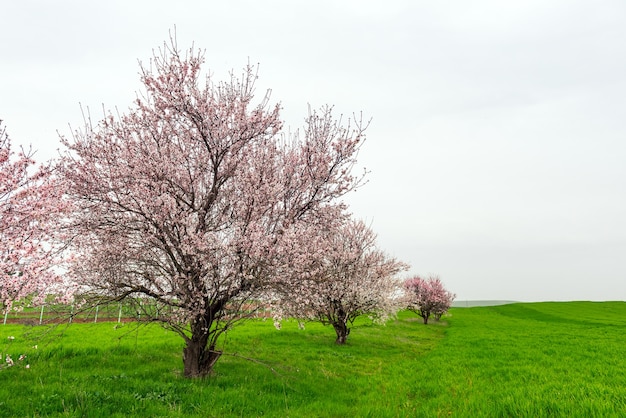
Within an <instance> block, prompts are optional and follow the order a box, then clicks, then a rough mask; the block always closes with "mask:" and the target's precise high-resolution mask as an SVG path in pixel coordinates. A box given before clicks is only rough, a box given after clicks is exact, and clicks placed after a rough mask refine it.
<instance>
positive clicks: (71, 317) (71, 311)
mask: <svg viewBox="0 0 626 418" xmlns="http://www.w3.org/2000/svg"><path fill="white" fill-rule="evenodd" d="M72 319H74V305H72V308H71V309H70V324H71V323H72Z"/></svg>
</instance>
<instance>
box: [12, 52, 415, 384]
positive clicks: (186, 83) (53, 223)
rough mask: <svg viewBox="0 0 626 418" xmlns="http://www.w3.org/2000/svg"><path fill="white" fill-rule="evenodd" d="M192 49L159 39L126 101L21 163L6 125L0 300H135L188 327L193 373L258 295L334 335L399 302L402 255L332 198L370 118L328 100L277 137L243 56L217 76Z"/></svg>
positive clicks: (23, 156)
mask: <svg viewBox="0 0 626 418" xmlns="http://www.w3.org/2000/svg"><path fill="white" fill-rule="evenodd" d="M203 62H204V59H203V55H202V54H201V53H198V52H195V51H194V50H193V49H191V50H189V51H186V52H185V53H182V52H181V51H179V49H178V48H177V46H176V42H175V40H171V42H169V43H166V44H164V46H163V48H161V49H160V50H159V52H158V53H157V54H155V56H154V57H153V59H152V60H151V62H150V65H149V66H148V67H145V66H142V67H141V81H142V83H143V87H144V90H143V91H142V92H141V93H139V94H138V98H137V99H136V101H135V103H134V105H133V106H132V107H131V108H130V109H129V110H128V111H127V112H126V113H123V114H122V115H119V116H114V115H113V114H110V113H109V114H105V115H104V118H103V119H102V120H101V121H99V122H97V123H93V122H92V120H91V118H90V117H88V118H87V119H86V121H85V126H84V127H82V128H81V129H78V130H76V131H75V132H74V133H73V134H72V136H71V137H69V138H68V137H63V138H62V139H61V140H62V143H63V145H64V147H65V151H64V152H63V153H62V155H61V157H60V158H59V159H58V160H57V161H55V162H53V163H51V164H49V165H47V166H44V167H41V168H40V169H38V170H36V171H33V170H30V171H33V172H32V173H30V171H29V168H30V167H31V166H32V165H33V164H34V162H33V160H32V158H31V155H30V154H29V153H26V152H23V151H22V152H20V153H18V154H17V155H13V154H12V151H11V148H10V142H9V140H8V136H7V135H6V133H5V132H4V131H2V132H1V134H2V148H1V152H0V164H2V167H1V168H0V169H1V170H2V174H1V175H2V178H0V182H1V183H2V186H1V187H2V189H0V211H2V212H1V213H0V216H1V217H2V230H1V231H0V232H1V234H2V240H3V243H2V248H3V254H2V257H3V258H2V260H0V262H1V263H2V264H1V265H0V267H1V268H2V274H3V276H2V281H1V283H0V296H1V297H2V303H3V307H4V308H5V309H8V308H10V306H11V303H12V302H13V301H15V300H17V299H20V298H23V297H25V296H33V295H35V296H36V297H38V298H40V300H41V298H42V297H43V296H45V295H46V294H48V293H55V294H57V295H62V296H66V297H70V296H71V294H72V293H73V292H77V294H80V295H81V300H82V302H83V303H85V304H87V305H89V303H91V300H90V298H93V301H94V302H93V303H98V304H102V303H105V302H107V301H109V302H113V301H121V300H127V301H131V302H132V301H134V302H136V303H137V305H136V309H137V310H138V311H139V312H140V313H141V317H142V318H144V319H146V320H149V321H152V322H159V323H161V324H162V325H163V326H165V327H166V328H168V329H171V330H173V331H174V332H176V333H178V334H179V335H180V336H181V337H182V338H183V339H184V341H185V345H184V348H183V364H184V374H185V376H187V377H201V376H206V375H207V374H208V373H210V372H211V370H212V368H213V366H214V364H215V362H216V361H217V360H218V359H219V357H220V355H221V354H222V353H221V350H220V344H219V342H220V337H221V336H222V335H223V334H224V333H225V332H226V331H227V330H229V329H230V328H231V327H232V326H233V325H234V323H236V322H237V321H241V320H242V319H245V318H246V316H247V315H248V314H249V313H250V306H257V305H258V303H259V302H262V304H265V305H268V306H271V307H272V308H273V312H274V314H275V316H276V318H275V319H276V321H277V324H279V323H280V319H281V317H282V316H288V317H295V318H298V319H299V320H302V321H304V320H317V321H320V322H322V323H325V324H330V325H332V326H333V328H334V329H335V331H336V335H337V340H336V341H337V343H340V344H341V343H345V341H346V338H347V337H348V334H349V331H350V328H349V324H350V323H351V322H352V321H353V320H354V319H355V318H356V317H357V316H359V315H363V314H368V315H370V316H372V317H375V318H378V319H381V320H384V319H385V318H387V317H388V316H389V315H392V314H393V313H395V312H396V311H397V310H398V309H399V308H401V307H403V306H405V305H406V304H407V303H408V302H406V300H405V299H403V287H402V285H401V283H400V281H399V279H398V274H399V273H401V272H402V271H405V270H406V269H407V268H408V266H407V265H405V264H404V263H402V262H401V261H399V260H397V259H395V258H393V257H390V256H388V255H386V254H385V253H384V252H383V251H381V250H380V249H378V248H377V246H376V242H375V235H374V233H373V232H372V230H371V229H370V228H369V227H368V226H367V225H366V224H365V223H363V222H361V221H357V220H354V219H352V217H351V214H350V213H349V212H348V208H347V206H346V205H345V203H343V201H342V198H343V197H344V196H345V195H346V194H347V193H348V192H351V191H353V190H355V189H356V188H358V187H359V186H360V185H361V184H362V180H363V174H355V173H354V172H353V168H354V165H355V163H356V156H357V153H358V150H359V148H360V146H361V144H362V143H363V141H364V138H365V129H366V127H367V124H366V123H363V122H362V120H361V119H359V118H352V119H349V120H346V121H343V120H342V119H341V118H336V117H334V116H333V113H332V108H330V107H324V108H322V109H320V110H316V111H310V112H309V115H308V116H307V118H306V119H305V124H304V128H303V129H302V130H301V131H300V132H299V133H297V134H295V135H286V134H284V133H283V131H282V125H283V122H282V121H281V119H280V114H279V113H280V105H278V104H275V105H270V102H269V92H268V93H267V94H265V95H264V97H263V99H262V100H260V101H259V102H255V101H254V95H255V81H256V78H257V74H256V70H255V68H254V67H252V66H250V65H248V66H247V67H246V68H245V69H244V71H243V73H242V74H241V76H240V77H236V76H235V75H234V74H233V75H231V78H230V80H229V81H227V82H218V83H216V82H214V81H213V80H212V78H211V77H210V76H208V77H203V76H201V75H200V74H201V73H200V68H201V65H202V64H203ZM61 260H64V262H65V264H64V265H61ZM61 272H62V273H63V274H61ZM70 284H71V285H70ZM70 289H71V290H70ZM409 293H410V292H409ZM146 301H149V303H145V302H146ZM405 302H406V303H405ZM411 306H413V305H411ZM425 319H426V318H425Z"/></svg>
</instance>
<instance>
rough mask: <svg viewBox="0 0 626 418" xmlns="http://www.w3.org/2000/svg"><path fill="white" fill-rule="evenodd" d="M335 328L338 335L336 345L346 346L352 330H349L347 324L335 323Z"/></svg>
mask: <svg viewBox="0 0 626 418" xmlns="http://www.w3.org/2000/svg"><path fill="white" fill-rule="evenodd" d="M333 328H335V332H336V333H337V339H336V340H335V343H336V344H345V343H346V340H347V339H348V335H350V328H348V326H347V324H346V323H345V322H335V323H333Z"/></svg>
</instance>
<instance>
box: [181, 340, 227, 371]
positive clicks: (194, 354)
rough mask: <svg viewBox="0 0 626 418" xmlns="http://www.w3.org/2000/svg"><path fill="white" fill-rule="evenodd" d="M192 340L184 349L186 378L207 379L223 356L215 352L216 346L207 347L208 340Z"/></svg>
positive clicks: (219, 352)
mask: <svg viewBox="0 0 626 418" xmlns="http://www.w3.org/2000/svg"><path fill="white" fill-rule="evenodd" d="M202 340H203V339H202V338H200V339H197V338H193V337H192V338H191V339H190V340H187V344H186V345H185V347H184V348H183V365H184V376H185V377H188V378H197V377H206V376H207V375H209V374H210V373H211V371H212V370H213V365H214V364H215V362H217V360H218V359H219V358H220V356H221V355H222V352H221V351H216V350H215V344H213V345H210V346H208V347H207V345H206V338H205V339H204V340H205V341H202Z"/></svg>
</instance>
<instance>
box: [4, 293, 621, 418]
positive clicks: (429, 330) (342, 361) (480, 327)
mask: <svg viewBox="0 0 626 418" xmlns="http://www.w3.org/2000/svg"><path fill="white" fill-rule="evenodd" d="M44 331H45V332H48V333H47V335H45V337H43V336H42V333H43V332H44ZM625 331H626V303H618V302H614V303H613V302H605V303H590V302H572V303H540V304H514V305H504V306H493V307H484V308H468V309H466V308H457V309H453V310H452V311H451V316H450V317H449V318H446V319H445V321H444V322H442V323H433V324H432V325H429V326H424V325H422V324H421V323H420V322H419V321H418V320H417V318H415V316H414V315H412V314H409V313H402V314H401V315H400V316H399V318H398V319H397V320H395V321H391V322H390V323H389V324H388V325H387V326H374V325H371V324H369V323H368V322H367V321H362V322H360V323H358V324H357V326H356V327H355V328H354V329H353V331H352V334H351V335H350V339H349V343H348V345H346V346H343V347H339V346H336V345H335V344H334V342H333V341H334V331H333V330H332V329H331V328H324V327H321V326H319V325H316V324H310V325H307V328H306V329H305V330H299V329H298V328H297V325H296V324H295V323H289V322H288V323H286V324H284V326H283V329H282V330H281V331H276V330H275V329H274V327H273V326H272V324H271V321H268V322H263V321H253V322H249V323H246V324H244V325H242V326H240V327H238V328H235V329H234V330H233V331H232V332H231V333H230V335H229V336H228V339H227V341H226V346H225V350H226V352H227V353H229V354H235V355H236V356H231V355H229V356H223V357H222V358H221V359H220V361H219V362H218V364H217V366H216V373H215V375H213V376H211V377H210V378H209V379H206V380H195V381H190V380H187V379H184V378H183V377H182V376H181V369H182V362H181V350H182V341H181V340H180V338H179V337H177V336H175V335H172V334H170V333H168V332H166V331H164V330H162V329H160V328H158V327H156V326H151V327H140V328H136V327H135V326H133V325H132V324H124V325H122V326H121V327H120V326H119V325H118V324H115V323H97V324H89V323H88V324H72V325H71V326H69V327H66V326H65V325H62V326H58V327H56V328H53V329H51V328H48V327H39V326H29V327H24V326H18V325H11V324H7V325H5V326H1V325H0V352H1V353H3V357H4V356H6V353H9V354H10V355H11V357H12V359H13V360H14V362H15V366H13V367H10V368H6V367H5V368H3V369H2V370H0V416H7V417H14V416H15V417H20V416H31V417H32V416H89V417H96V416H103V417H104V416H106V417H109V416H151V417H154V416H179V417H194V416H197V417H228V416H232V417H237V416H241V417H251V416H272V417H284V416H291V417H312V416H320V417H335V416H336V417H345V416H360V417H368V416H370V417H396V416H399V417H404V416H411V417H419V416H424V417H435V416H458V417H470V416H471V417H475V416H489V417H498V416H502V417H510V416H533V417H537V416H580V417H594V416H597V417H605V416H609V417H610V416H615V417H618V416H626V374H625V373H624V370H626V332H625ZM10 336H13V337H15V339H13V340H11V339H9V338H8V337H10ZM34 345H37V348H36V349H35V348H34ZM20 354H26V356H27V357H26V359H25V360H23V361H19V360H18V359H17V358H18V357H19V355H20ZM241 356H243V357H248V358H254V359H257V360H259V361H261V362H263V363H264V364H259V363H256V362H253V361H250V360H246V359H243V358H241ZM26 364H29V365H30V368H28V369H27V368H25V365H26ZM270 367H271V369H270Z"/></svg>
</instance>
